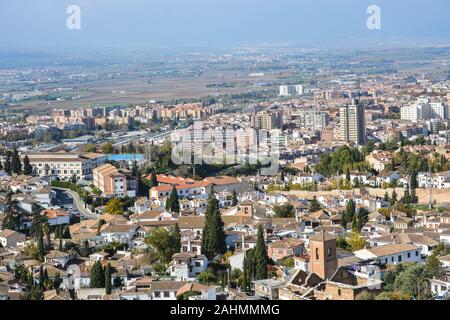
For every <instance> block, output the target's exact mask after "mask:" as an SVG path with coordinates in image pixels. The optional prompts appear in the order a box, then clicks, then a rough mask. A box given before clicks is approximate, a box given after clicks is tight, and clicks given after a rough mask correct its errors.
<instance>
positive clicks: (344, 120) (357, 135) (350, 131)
mask: <svg viewBox="0 0 450 320" xmlns="http://www.w3.org/2000/svg"><path fill="white" fill-rule="evenodd" d="M364 113H365V108H364V106H363V105H356V104H352V105H347V106H343V107H341V108H339V136H340V140H341V141H345V142H354V143H355V144H357V145H363V144H364V143H365V141H366V121H365V117H364Z"/></svg>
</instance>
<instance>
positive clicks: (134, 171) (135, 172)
mask: <svg viewBox="0 0 450 320" xmlns="http://www.w3.org/2000/svg"><path fill="white" fill-rule="evenodd" d="M131 174H132V175H133V176H134V177H137V176H138V175H139V167H138V165H137V161H136V160H134V161H133V166H132V168H131Z"/></svg>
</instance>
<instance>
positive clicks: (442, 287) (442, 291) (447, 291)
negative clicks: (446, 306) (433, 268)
mask: <svg viewBox="0 0 450 320" xmlns="http://www.w3.org/2000/svg"><path fill="white" fill-rule="evenodd" d="M430 288H431V292H432V293H433V294H434V295H436V296H437V297H438V298H440V299H446V298H448V297H449V295H450V275H448V274H446V275H444V276H442V277H440V278H433V279H430Z"/></svg>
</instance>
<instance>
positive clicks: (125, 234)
mask: <svg viewBox="0 0 450 320" xmlns="http://www.w3.org/2000/svg"><path fill="white" fill-rule="evenodd" d="M137 229H138V226H137V225H134V224H109V225H108V226H106V227H105V228H104V229H102V231H101V235H102V236H105V238H106V241H107V242H109V243H111V242H119V243H122V244H126V245H131V244H132V240H133V238H134V237H135V235H136V232H137Z"/></svg>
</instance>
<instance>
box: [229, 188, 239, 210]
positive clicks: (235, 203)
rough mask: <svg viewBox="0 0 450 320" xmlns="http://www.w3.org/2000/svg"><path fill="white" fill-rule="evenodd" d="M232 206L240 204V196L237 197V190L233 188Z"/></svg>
mask: <svg viewBox="0 0 450 320" xmlns="http://www.w3.org/2000/svg"><path fill="white" fill-rule="evenodd" d="M231 204H232V206H233V207H235V206H237V204H238V198H237V193H236V190H233V198H232V203H231Z"/></svg>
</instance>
